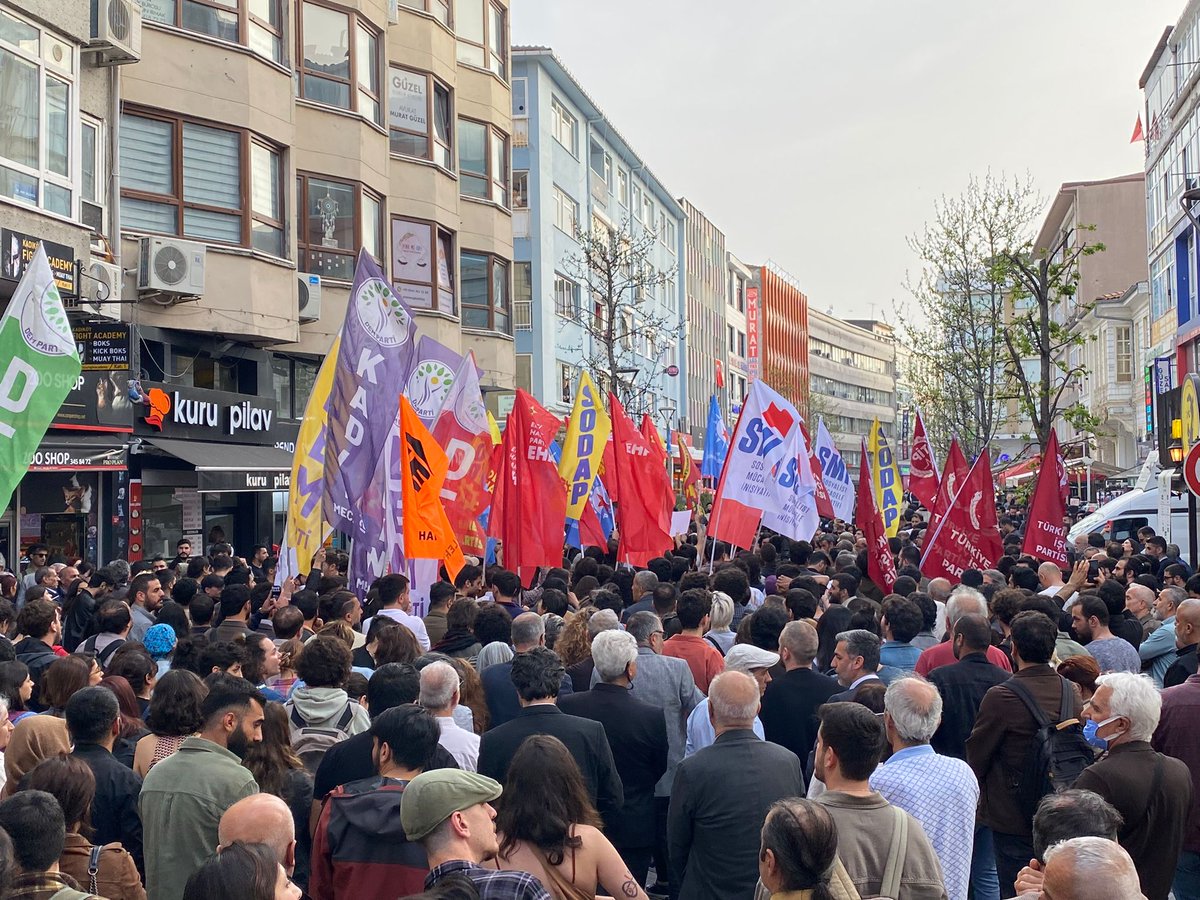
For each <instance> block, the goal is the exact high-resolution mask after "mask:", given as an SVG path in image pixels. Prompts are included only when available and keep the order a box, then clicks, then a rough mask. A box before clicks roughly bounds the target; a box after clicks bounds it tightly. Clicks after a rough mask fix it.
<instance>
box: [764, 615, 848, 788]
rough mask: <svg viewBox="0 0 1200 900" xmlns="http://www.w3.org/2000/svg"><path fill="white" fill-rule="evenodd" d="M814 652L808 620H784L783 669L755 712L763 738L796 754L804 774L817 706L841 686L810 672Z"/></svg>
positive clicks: (814, 632)
mask: <svg viewBox="0 0 1200 900" xmlns="http://www.w3.org/2000/svg"><path fill="white" fill-rule="evenodd" d="M816 655H817V630H816V629H815V628H813V627H812V625H810V624H809V623H808V622H800V621H797V622H788V623H787V625H785V626H784V627H783V631H782V632H780V635H779V658H780V660H781V661H782V662H783V667H784V670H785V672H784V675H783V677H781V678H776V679H774V680H773V681H772V682H771V683H770V684H768V685H767V692H766V693H765V694H764V695H763V699H762V711H761V712H760V713H759V714H758V717H759V719H760V720H761V721H762V724H763V732H764V734H765V735H766V737H767V740H768V741H770V742H771V743H773V744H779V745H780V746H781V747H787V748H788V749H789V750H791V751H792V752H793V753H795V754H796V756H798V757H800V761H801V762H802V763H804V765H805V776H806V777H807V776H808V775H809V774H811V773H809V771H808V757H809V754H810V753H812V749H813V747H814V746H815V745H816V743H817V728H818V727H819V725H820V722H819V721H818V720H817V708H818V707H819V706H820V705H821V704H822V703H825V702H826V701H827V700H828V699H829V698H830V697H832V696H833V695H834V694H836V693H838V692H839V691H840V690H841V689H842V688H841V685H839V684H838V683H837V681H836V680H835V679H833V678H830V677H828V676H826V675H822V674H820V673H819V672H814V671H813V667H812V663H813V659H815V658H816Z"/></svg>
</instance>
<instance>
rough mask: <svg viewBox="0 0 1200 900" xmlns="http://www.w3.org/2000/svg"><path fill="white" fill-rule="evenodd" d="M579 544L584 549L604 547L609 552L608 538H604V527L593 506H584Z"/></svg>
mask: <svg viewBox="0 0 1200 900" xmlns="http://www.w3.org/2000/svg"><path fill="white" fill-rule="evenodd" d="M579 543H580V544H582V545H583V546H584V547H603V548H604V549H605V551H606V552H607V549H608V538H606V537H605V536H604V527H603V526H602V525H601V524H600V517H599V516H598V515H596V508H595V507H594V506H592V504H591V503H590V502H589V503H585V504H584V505H583V515H581V516H580V517H579Z"/></svg>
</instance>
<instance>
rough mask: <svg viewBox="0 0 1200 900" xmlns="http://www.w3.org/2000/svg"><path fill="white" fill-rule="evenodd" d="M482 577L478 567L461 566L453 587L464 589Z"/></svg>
mask: <svg viewBox="0 0 1200 900" xmlns="http://www.w3.org/2000/svg"><path fill="white" fill-rule="evenodd" d="M576 568H578V567H576ZM481 575H483V569H482V568H481V567H479V566H463V567H462V569H460V570H459V572H458V576H457V577H456V578H455V579H454V586H455V587H456V588H458V589H460V590H461V589H462V588H464V587H466V585H467V582H469V581H474V580H475V579H476V578H479V577H480V576H481Z"/></svg>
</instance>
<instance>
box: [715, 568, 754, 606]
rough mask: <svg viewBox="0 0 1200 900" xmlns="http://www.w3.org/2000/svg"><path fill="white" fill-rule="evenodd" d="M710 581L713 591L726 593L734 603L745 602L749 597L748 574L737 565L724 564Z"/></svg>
mask: <svg viewBox="0 0 1200 900" xmlns="http://www.w3.org/2000/svg"><path fill="white" fill-rule="evenodd" d="M710 581H711V583H712V589H713V590H714V591H721V592H722V593H724V594H728V595H729V598H730V599H731V600H733V602H734V603H741V604H745V603H746V602H747V601H749V599H750V576H749V575H747V574H746V573H745V572H743V571H742V570H741V569H739V568H738V567H737V566H726V567H725V568H723V569H722V570H721V571H720V572H717V573H716V574H715V575H713V577H712V578H711V579H710Z"/></svg>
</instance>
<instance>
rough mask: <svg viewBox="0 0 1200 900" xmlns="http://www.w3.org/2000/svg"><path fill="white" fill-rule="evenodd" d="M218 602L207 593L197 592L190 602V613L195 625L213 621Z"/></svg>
mask: <svg viewBox="0 0 1200 900" xmlns="http://www.w3.org/2000/svg"><path fill="white" fill-rule="evenodd" d="M216 607H217V603H216V601H215V600H213V598H212V597H210V596H208V594H205V593H199V594H196V595H195V596H194V597H192V602H191V603H189V604H188V615H189V616H190V617H191V620H192V624H193V625H208V624H209V623H211V622H212V618H213V612H214V610H216Z"/></svg>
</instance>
